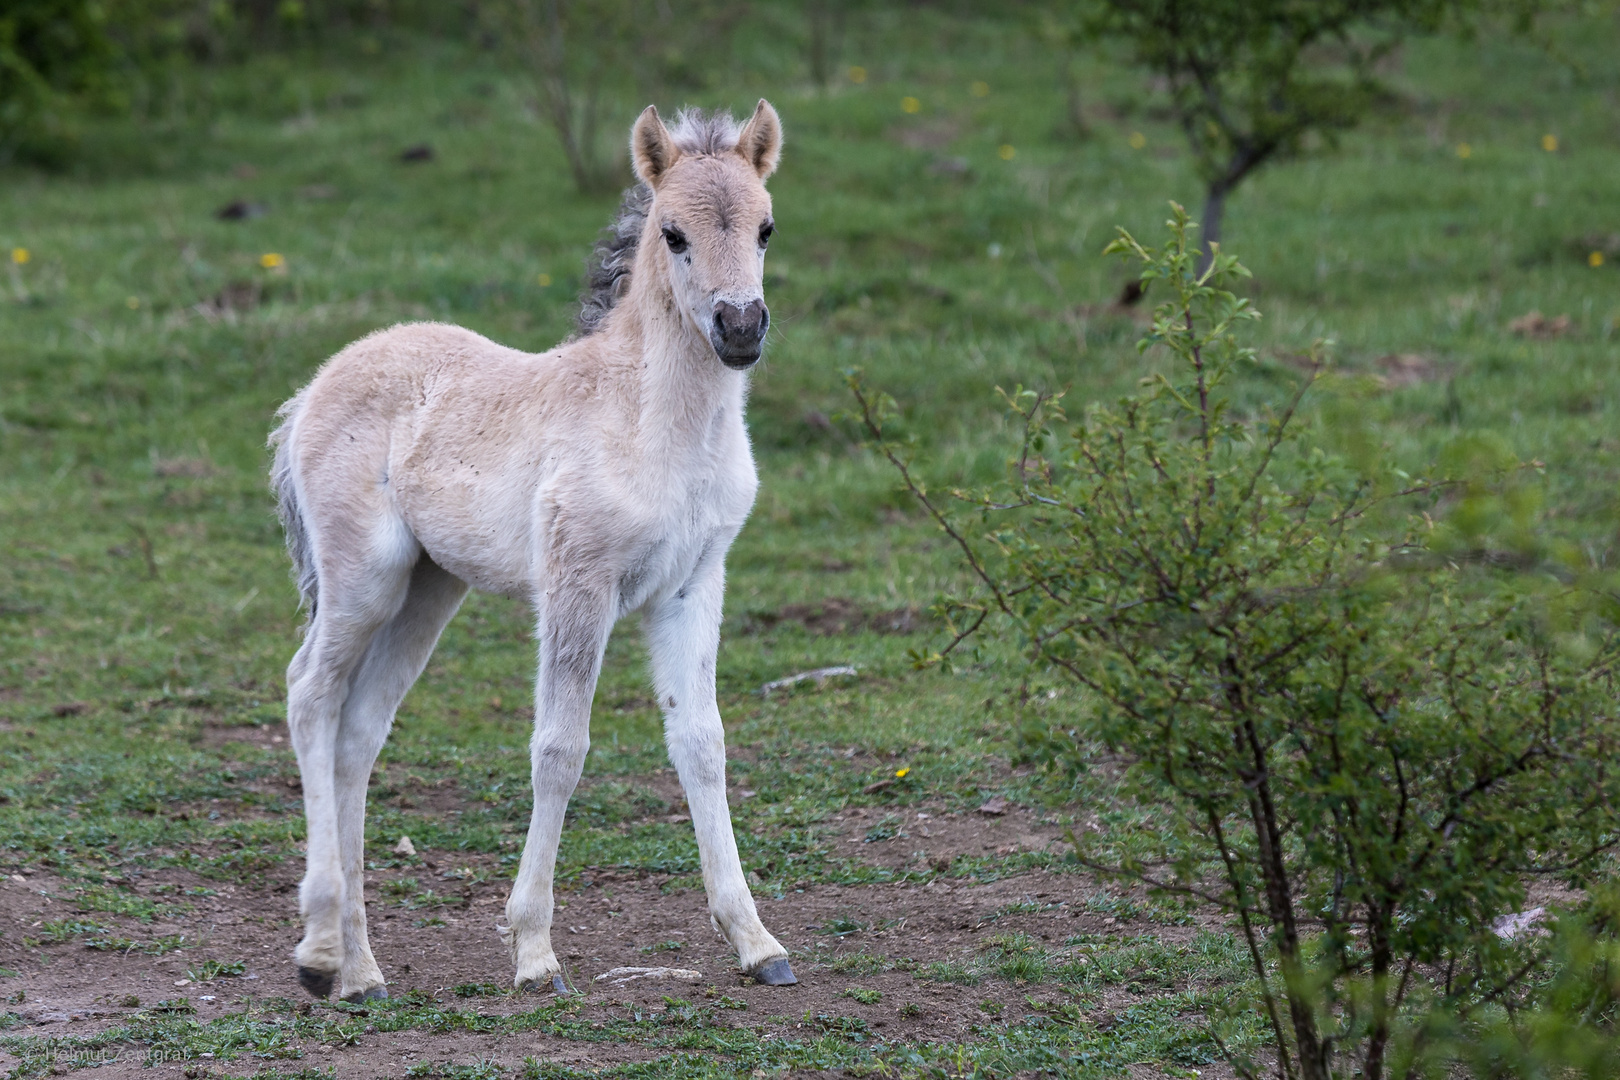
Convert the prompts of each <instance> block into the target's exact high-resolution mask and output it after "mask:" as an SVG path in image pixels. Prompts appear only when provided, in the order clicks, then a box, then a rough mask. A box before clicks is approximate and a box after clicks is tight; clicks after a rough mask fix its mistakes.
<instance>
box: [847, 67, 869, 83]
mask: <svg viewBox="0 0 1620 1080" xmlns="http://www.w3.org/2000/svg"><path fill="white" fill-rule="evenodd" d="M849 81H850V82H852V83H863V82H865V81H866V69H865V68H863V67H861V66H860V65H859V64H857V65H856V66H854V67H852V68H850V69H849Z"/></svg>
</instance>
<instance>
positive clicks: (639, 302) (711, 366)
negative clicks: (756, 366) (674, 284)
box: [610, 256, 747, 454]
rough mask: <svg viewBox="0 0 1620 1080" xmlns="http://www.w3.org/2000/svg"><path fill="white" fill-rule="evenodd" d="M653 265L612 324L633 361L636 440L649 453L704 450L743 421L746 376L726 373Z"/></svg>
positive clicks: (645, 262)
mask: <svg viewBox="0 0 1620 1080" xmlns="http://www.w3.org/2000/svg"><path fill="white" fill-rule="evenodd" d="M652 263H653V260H652V259H650V258H647V257H645V256H644V257H643V258H641V259H640V260H638V265H637V267H636V274H635V275H634V277H633V278H632V283H631V287H630V290H629V293H628V295H626V296H625V298H624V300H623V311H622V313H621V315H620V318H618V319H616V320H614V322H613V325H612V326H611V329H610V332H613V333H616V334H617V335H619V336H620V337H621V342H620V344H621V347H622V348H623V354H624V355H627V356H628V358H629V359H630V360H631V371H632V372H633V374H632V376H631V380H630V381H631V383H632V386H631V387H627V388H626V389H627V390H628V391H629V396H630V397H631V398H632V401H631V402H630V406H631V411H632V419H633V422H634V424H635V429H636V430H635V442H636V444H637V445H638V446H639V447H640V448H641V450H642V451H643V452H644V453H648V454H662V453H671V452H674V453H680V452H681V451H682V450H690V449H701V448H703V447H704V446H706V445H708V444H710V443H711V442H712V441H713V440H714V439H715V438H716V437H717V435H718V433H719V431H718V429H719V428H720V427H721V426H722V425H724V424H725V423H726V422H727V421H728V420H730V421H732V422H734V423H737V424H741V423H742V411H743V403H744V400H745V398H746V396H747V376H745V375H743V374H741V373H739V372H735V371H729V370H727V369H726V367H725V365H724V364H722V363H721V362H720V358H719V357H718V356H716V355H715V352H714V346H713V345H711V344H710V343H709V340H708V338H707V337H706V336H705V335H703V334H701V333H699V332H698V331H697V330H696V329H695V328H694V327H693V326H692V325H691V324H690V323H689V322H688V321H687V320H686V319H684V318H682V316H681V310H680V306H679V305H678V304H677V302H676V300H675V296H674V293H673V291H672V290H671V288H670V285H669V280H668V278H667V277H666V276H664V275H663V274H662V273H660V272H659V269H660V268H658V267H656V266H655V265H649V264H652ZM643 270H646V271H648V272H647V273H643V272H642V271H643Z"/></svg>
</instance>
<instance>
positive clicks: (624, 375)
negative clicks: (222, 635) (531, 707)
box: [271, 101, 793, 1000]
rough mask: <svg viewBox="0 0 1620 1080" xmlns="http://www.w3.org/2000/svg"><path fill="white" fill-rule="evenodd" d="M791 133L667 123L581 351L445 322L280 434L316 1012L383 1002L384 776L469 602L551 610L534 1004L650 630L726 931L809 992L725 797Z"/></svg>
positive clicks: (639, 168) (307, 404)
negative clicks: (609, 704) (595, 778)
mask: <svg viewBox="0 0 1620 1080" xmlns="http://www.w3.org/2000/svg"><path fill="white" fill-rule="evenodd" d="M780 146H781V124H780V121H779V120H778V119H777V115H776V112H775V110H774V109H772V108H771V106H770V105H769V104H767V103H766V102H764V101H761V102H760V103H759V106H758V108H756V109H755V111H754V115H753V117H752V118H751V119H750V120H749V121H748V122H747V124H745V125H742V126H741V127H739V126H738V125H737V124H736V123H735V122H733V121H732V120H731V119H730V117H726V116H703V115H699V114H690V113H689V114H683V115H682V117H681V118H680V120H679V122H678V123H677V125H676V127H675V129H674V130H673V131H671V130H670V129H668V128H666V127H665V125H664V123H663V121H662V120H660V118H659V116H658V113H657V111H656V110H655V109H653V108H651V107H649V108H648V109H647V110H646V111H645V112H644V113H642V115H641V117H640V119H638V120H637V121H636V124H635V127H634V129H633V131H632V133H631V154H632V158H633V160H634V163H635V168H636V173H637V175H638V176H639V177H640V180H641V183H640V185H639V186H638V187H637V188H635V189H634V190H633V191H632V192H631V193H630V194H629V195H628V196H627V198H626V200H625V203H624V206H623V207H622V208H621V212H620V216H619V219H618V221H617V222H616V223H615V225H614V226H613V229H612V231H611V233H610V234H609V235H608V237H607V238H606V239H605V240H604V242H603V243H602V244H601V245H600V246H599V247H598V250H597V255H596V258H595V260H594V263H593V266H592V269H591V275H590V293H589V295H588V296H587V298H586V300H585V303H584V309H583V310H582V312H581V313H580V319H579V325H580V334H579V336H577V337H575V338H574V339H572V340H570V341H567V342H564V343H563V344H561V345H559V346H557V347H556V348H554V349H552V350H550V351H549V352H544V353H540V354H534V353H526V352H522V351H519V350H517V349H511V348H507V347H506V346H503V345H498V344H496V343H494V342H492V341H489V340H488V339H486V338H483V337H480V336H479V335H477V334H475V333H472V332H471V331H469V330H464V329H461V328H460V327H455V326H446V325H442V324H437V323H416V324H411V325H405V326H396V327H393V328H391V329H388V330H383V331H380V332H378V333H376V334H373V335H371V336H370V337H368V338H365V339H363V340H361V341H358V342H355V343H354V344H353V345H350V346H349V347H348V348H346V349H344V350H343V351H342V352H340V353H338V354H337V355H336V356H334V357H333V358H332V359H331V360H330V361H328V362H327V363H326V365H325V366H324V367H322V368H321V370H320V372H319V373H318V374H317V375H316V376H315V378H314V380H313V381H312V382H310V384H309V385H308V386H306V387H305V388H304V389H303V390H302V391H301V392H300V393H299V394H298V395H297V396H296V397H294V398H293V399H292V400H291V401H289V402H288V403H287V404H286V405H285V406H283V408H282V410H281V413H280V415H281V416H282V417H283V422H282V424H281V426H280V427H279V428H277V429H276V431H275V433H274V434H273V435H272V436H271V442H272V444H273V445H274V446H275V448H276V452H275V465H274V477H273V478H274V486H275V489H276V492H277V494H278V496H279V498H280V506H281V517H282V521H283V523H284V525H285V528H286V533H287V546H288V550H289V551H290V553H291V555H292V558H293V563H294V567H295V572H296V576H297V580H298V585H299V588H300V589H301V590H302V591H303V594H304V597H305V599H306V602H307V604H308V607H309V610H310V613H311V616H310V621H309V626H308V630H307V633H306V635H305V638H304V642H303V645H302V646H301V647H300V648H299V650H298V652H297V654H296V655H295V656H294V657H293V660H292V663H291V665H290V666H289V667H288V669H287V719H288V724H289V727H290V730H291V734H292V741H293V748H294V749H295V751H296V752H297V755H298V765H299V769H300V770H301V772H302V775H303V786H304V810H305V815H306V818H307V821H308V831H309V855H308V867H307V870H306V873H305V876H304V880H303V884H302V887H301V889H300V892H299V904H300V909H301V911H302V913H303V917H304V927H305V930H304V937H303V940H302V941H301V942H300V943H299V945H298V948H297V951H296V954H295V957H296V960H297V962H298V967H299V978H300V980H301V981H302V982H303V984H304V986H305V987H306V988H307V989H308V990H310V991H311V992H312V993H315V994H317V995H321V996H325V995H326V994H329V993H331V992H332V991H333V990H334V989H335V990H336V991H337V992H338V993H339V994H340V995H341V996H343V997H344V998H347V999H350V1000H363V999H365V998H367V997H376V996H384V995H385V994H386V991H385V990H384V989H383V977H382V972H381V971H380V970H379V968H378V966H377V963H376V961H375V960H374V959H373V958H372V954H371V948H370V945H369V944H368V942H367V939H366V915H365V904H364V898H363V895H362V888H363V873H362V870H363V866H364V857H363V856H364V851H363V841H364V835H365V797H366V784H367V781H368V779H369V777H370V774H371V769H372V765H373V763H374V762H375V760H376V757H377V753H378V751H379V750H380V749H381V747H382V744H383V741H384V740H385V739H386V738H387V735H388V729H389V727H390V725H391V724H392V722H393V717H394V711H395V709H396V708H397V707H398V705H399V703H400V701H401V699H402V698H403V697H404V696H405V693H406V691H407V690H409V688H410V686H411V684H412V683H413V682H415V680H416V678H417V676H418V675H419V674H421V671H422V669H423V667H424V666H425V665H426V663H427V660H428V657H429V655H430V654H431V653H432V651H433V647H434V644H435V643H436V642H437V640H438V637H439V633H440V631H442V630H443V628H444V626H445V624H446V623H447V622H448V621H449V619H450V617H451V616H452V615H453V614H454V613H455V611H456V608H457V607H458V605H459V604H460V603H461V600H462V598H463V596H465V594H466V591H467V589H468V587H469V586H470V587H472V588H477V589H483V590H485V591H488V592H493V593H499V594H500V595H502V596H510V597H517V598H522V599H524V600H526V601H528V602H529V603H531V604H532V605H533V607H534V612H535V626H536V640H537V642H538V651H539V665H538V673H537V677H536V686H535V723H534V738H533V743H532V747H531V751H532V752H531V758H532V777H533V783H534V812H533V816H532V818H531V820H530V825H529V834H528V841H527V844H526V846H525V848H524V851H523V860H522V863H521V864H520V866H519V868H518V873H517V879H516V881H515V882H514V884H513V888H512V894H511V897H510V899H509V900H508V901H507V905H506V918H507V926H505V927H500V928H499V929H500V931H501V933H502V934H503V935H504V936H505V938H506V940H507V943H508V945H509V947H510V949H511V954H512V960H513V963H514V964H515V966H516V973H515V976H514V980H515V984H516V985H517V986H518V987H520V988H521V987H542V988H555V989H557V990H559V991H562V990H564V989H565V987H564V984H563V981H562V978H561V972H562V967H561V965H560V964H559V963H558V962H557V957H556V954H555V952H554V951H553V950H552V945H551V919H552V875H553V867H554V863H555V861H556V856H557V843H558V838H559V836H560V834H561V831H562V823H563V813H564V810H565V809H566V807H567V803H568V799H569V797H570V795H571V794H572V793H573V791H574V787H575V785H576V784H577V783H578V781H579V776H580V771H581V769H582V767H583V765H584V761H585V754H586V750H587V748H588V746H589V742H590V736H589V727H590V706H591V698H592V695H593V693H594V691H595V686H596V679H597V674H598V672H599V671H600V669H601V664H602V652H603V649H604V648H605V646H606V644H607V638H608V633H609V631H610V630H611V629H612V626H613V624H614V622H615V620H617V619H618V618H619V617H620V616H622V615H625V614H627V613H628V612H632V611H637V610H639V611H641V612H643V613H644V623H645V627H646V634H647V642H648V648H649V651H650V653H651V656H652V663H653V670H654V680H655V683H656V686H657V692H658V702H659V705H660V707H661V708H662V710H663V713H664V721H665V731H666V737H667V742H668V746H669V753H670V758H671V760H672V762H673V763H674V765H675V767H676V770H677V771H678V773H679V774H680V779H681V784H682V786H683V787H684V788H685V791H686V797H687V801H688V803H689V804H690V806H691V812H692V823H693V827H694V829H695V830H696V832H697V840H698V847H699V850H700V853H701V858H702V867H703V881H704V886H705V888H706V889H707V891H708V899H709V910H710V913H711V915H712V917H713V920H714V924H715V927H716V928H717V929H718V930H719V931H720V932H721V933H722V934H723V935H725V937H726V938H727V940H728V941H730V943H731V944H732V946H733V947H734V948H735V949H736V951H737V954H738V958H739V961H740V963H741V966H742V968H743V970H745V971H748V972H750V973H752V974H754V975H755V977H756V978H759V979H760V980H761V981H765V982H776V983H780V982H791V981H793V973H792V971H791V969H790V968H789V967H788V964H787V961H786V956H787V953H786V950H784V949H783V948H782V946H781V945H780V944H779V943H778V942H777V940H776V939H775V938H774V937H772V936H771V935H770V933H768V932H767V931H766V929H765V927H764V926H763V925H762V924H761V923H760V920H759V916H758V914H757V913H756V911H755V908H754V901H753V897H752V895H751V893H750V892H749V889H748V886H747V883H746V881H745V879H744V877H743V871H742V866H741V864H740V862H739V860H738V857H737V845H736V842H735V840H734V838H733V835H732V830H731V818H730V812H729V810H728V808H727V805H726V782H725V743H724V732H723V730H722V728H721V723H720V711H719V708H718V706H717V705H716V703H715V694H714V672H715V652H716V649H717V648H718V644H719V628H720V614H721V597H722V592H723V589H724V573H725V570H724V567H725V556H726V551H727V549H728V548H729V547H730V546H731V542H732V540H733V539H734V538H735V537H736V535H737V532H738V530H739V529H741V528H742V524H743V521H744V519H745V518H746V517H747V516H748V512H749V509H750V507H751V506H752V504H753V501H754V492H755V489H756V487H757V486H758V480H757V477H756V474H755V471H754V463H753V458H752V455H751V452H750V449H749V444H748V436H747V433H746V431H745V429H744V426H743V404H744V400H745V398H746V396H747V387H748V375H747V374H746V372H747V369H748V368H749V367H750V366H751V365H752V364H753V363H754V362H755V361H756V360H758V358H759V355H760V350H761V347H762V345H763V341H764V337H765V333H766V330H767V327H768V325H769V313H768V311H767V310H766V308H765V304H764V295H763V285H762V282H763V274H764V257H765V244H766V241H767V240H768V239H769V238H770V233H771V230H772V228H773V225H772V221H771V201H770V196H769V195H768V194H767V193H766V190H765V185H764V180H765V178H766V177H768V176H769V175H770V174H771V172H772V171H773V170H774V169H775V168H776V163H777V158H778V154H779V150H780Z"/></svg>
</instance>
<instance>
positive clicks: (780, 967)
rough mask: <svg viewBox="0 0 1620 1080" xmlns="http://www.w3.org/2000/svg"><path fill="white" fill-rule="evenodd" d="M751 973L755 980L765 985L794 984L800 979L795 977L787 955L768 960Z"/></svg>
mask: <svg viewBox="0 0 1620 1080" xmlns="http://www.w3.org/2000/svg"><path fill="white" fill-rule="evenodd" d="M749 974H750V975H752V976H753V979H754V981H755V982H757V983H761V984H763V985H765V986H792V985H794V984H795V983H797V982H798V981H799V980H798V979H796V978H794V977H793V968H792V967H791V966H790V965H789V964H788V962H787V958H786V957H782V958H780V959H777V960H767V961H765V962H764V963H763V964H761V965H759V967H757V968H755V969H754V970H753V971H751V972H749Z"/></svg>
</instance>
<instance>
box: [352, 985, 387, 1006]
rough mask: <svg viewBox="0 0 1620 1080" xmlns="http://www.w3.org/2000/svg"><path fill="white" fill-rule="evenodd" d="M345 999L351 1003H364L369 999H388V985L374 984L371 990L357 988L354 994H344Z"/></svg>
mask: <svg viewBox="0 0 1620 1080" xmlns="http://www.w3.org/2000/svg"><path fill="white" fill-rule="evenodd" d="M343 1000H344V1001H347V1002H348V1003H349V1004H350V1005H364V1004H365V1003H366V1002H368V1001H387V1000H388V987H386V986H373V987H372V988H371V989H370V990H365V991H360V990H356V991H355V992H354V993H352V994H344V995H343Z"/></svg>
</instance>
